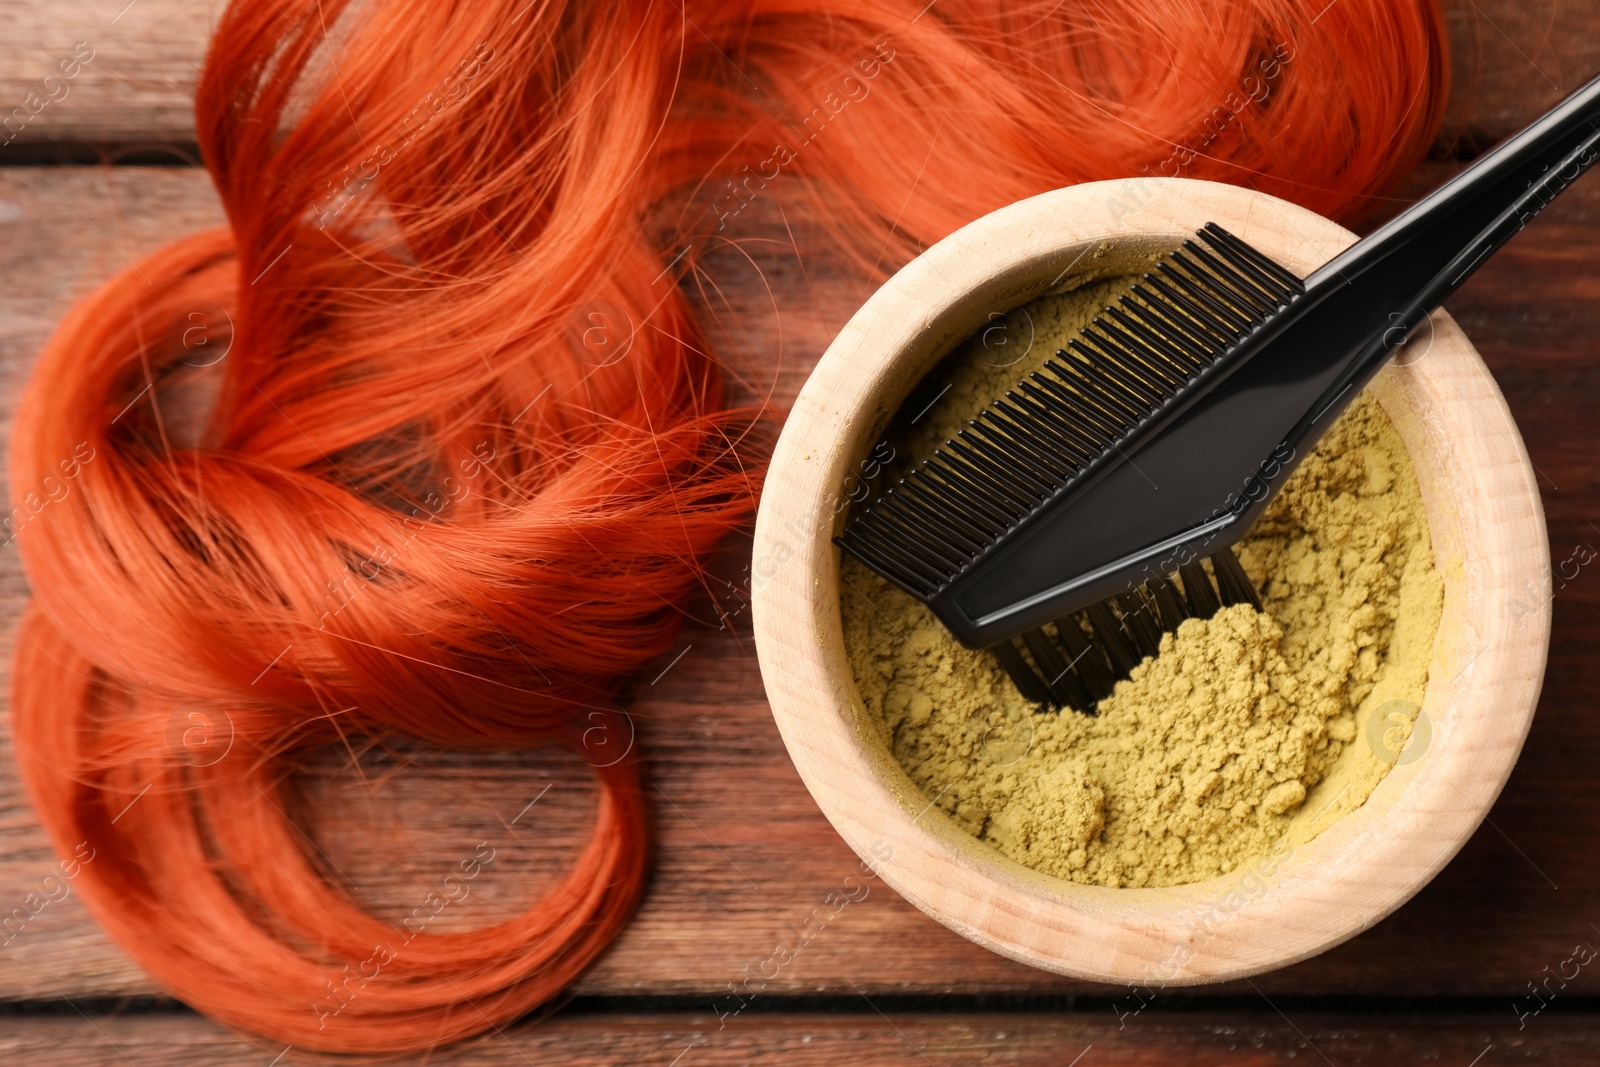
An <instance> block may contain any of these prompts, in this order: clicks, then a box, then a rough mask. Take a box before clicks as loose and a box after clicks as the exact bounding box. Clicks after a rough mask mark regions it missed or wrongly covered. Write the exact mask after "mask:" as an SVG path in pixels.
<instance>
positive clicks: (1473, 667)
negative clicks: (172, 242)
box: [753, 179, 1549, 984]
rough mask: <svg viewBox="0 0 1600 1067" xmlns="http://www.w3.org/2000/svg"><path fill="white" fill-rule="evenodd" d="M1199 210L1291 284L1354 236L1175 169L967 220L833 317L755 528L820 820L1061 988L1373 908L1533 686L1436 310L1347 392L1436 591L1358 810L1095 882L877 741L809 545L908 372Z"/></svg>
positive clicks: (783, 678) (1186, 971)
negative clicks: (1421, 514)
mask: <svg viewBox="0 0 1600 1067" xmlns="http://www.w3.org/2000/svg"><path fill="white" fill-rule="evenodd" d="M1207 221H1214V222H1217V223H1219V224H1221V225H1223V226H1224V227H1226V228H1228V229H1229V230H1232V231H1233V232H1234V233H1236V234H1238V235H1239V236H1241V237H1243V238H1244V239H1245V240H1247V241H1249V242H1250V243H1252V244H1254V245H1255V246H1256V247H1258V248H1260V249H1261V250H1262V251H1264V252H1266V253H1268V254H1269V255H1271V256H1273V257H1274V258H1275V259H1277V260H1278V261H1279V262H1281V263H1283V264H1284V265H1286V266H1288V267H1290V268H1291V269H1294V270H1296V271H1297V272H1299V273H1301V274H1302V275H1304V274H1307V273H1309V272H1310V271H1311V270H1312V269H1314V268H1315V267H1317V266H1319V265H1321V263H1323V262H1325V261H1326V260H1327V259H1328V258H1330V257H1331V256H1332V255H1333V254H1334V253H1336V252H1337V251H1339V250H1340V249H1342V248H1343V247H1345V246H1346V245H1347V244H1348V243H1350V241H1352V240H1353V235H1351V234H1349V233H1348V232H1346V231H1344V230H1343V229H1342V228H1340V227H1338V226H1337V225H1335V224H1333V223H1331V222H1328V221H1327V220H1325V219H1322V218H1320V217H1318V216H1315V215H1313V214H1311V213H1309V212H1306V211H1304V210H1302V209H1300V208H1296V207H1294V206H1292V205H1288V204H1285V203H1283V202H1281V201H1276V200H1273V199H1272V198H1270V197H1265V196H1262V195H1261V194H1257V193H1253V192H1249V191H1247V190H1241V189H1236V188H1233V187H1230V186H1219V185H1212V184H1210V183H1201V182H1190V181H1183V180H1173V179H1130V180H1127V181H1122V182H1103V183H1094V184H1091V185H1084V186H1076V187H1073V188H1071V189H1065V190H1058V191H1056V192H1053V193H1048V194H1044V195H1043V196H1040V197H1035V198H1033V199H1031V200H1028V201H1023V202H1022V203H1020V204H1016V205H1012V206H1011V207H1008V208H1006V209H1003V210H1002V211H999V212H996V213H994V214H993V215H989V216H986V217H985V218H983V219H980V220H978V221H977V222H974V223H973V224H971V225H969V226H967V227H964V228H963V229H962V230H960V231H958V232H957V233H955V234H953V235H951V236H950V237H949V238H946V239H945V240H944V241H942V242H940V243H939V244H937V245H935V246H934V247H932V248H930V249H929V250H928V251H927V252H925V253H924V254H923V255H922V256H921V257H919V258H918V259H917V260H916V261H914V262H913V263H912V264H910V265H908V266H907V267H906V268H905V269H904V270H902V271H901V272H900V273H899V274H897V275H896V276H895V277H894V278H893V279H891V280H890V281H889V282H888V283H887V284H886V285H885V286H884V287H883V288H882V289H881V290H880V291H879V292H878V293H877V294H875V295H874V296H873V297H872V299H871V300H869V301H868V303H867V304H866V305H864V306H863V308H862V309H861V311H860V312H858V313H857V315H856V316H855V317H854V318H853V319H852V320H851V321H850V323H849V324H848V325H847V326H846V327H845V329H844V330H843V331H841V333H840V335H839V337H838V338H837V339H836V341H835V342H834V344H833V345H832V346H831V347H830V348H829V350H828V352H827V353H826V354H825V355H824V357H823V359H822V360H821V362H819V364H818V366H817V368H816V370H815V372H814V373H813V376H812V378H811V379H810V381H809V382H808V383H807V385H806V387H805V389H804V390H802V393H801V395H800V397H799V398H798V400H797V402H796V405H795V409H794V411H793V413H792V414H791V417H790V420H789V422H788V424H787V425H786V427H785V429H784V432H783V436H782V439H781V440H780V442H779V445H778V448H777V450H776V452H775V455H774V458H773V463H772V466H771V468H770V472H769V476H768V482H767V488H766V491H765V493H764V495H763V499H762V505H761V513H760V517H759V519H758V523H757V530H756V544H755V565H754V567H753V574H754V576H755V597H754V611H755V622H756V636H757V644H758V651H759V655H760V659H761V665H762V671H763V676H764V678H765V680H766V683H767V689H768V696H769V699H770V700H771V703H772V707H773V713H774V716H775V718H776V720H777V722H778V724H779V727H780V730H781V731H782V733H783V736H784V740H785V743H786V745H787V747H788V748H789V751H790V754H791V756H792V757H793V758H794V760H795V763H796V766H797V768H798V769H799V770H800V773H801V775H802V777H803V778H804V779H805V781H806V783H807V786H808V787H809V788H810V789H811V791H812V793H813V795H814V796H815V797H816V799H817V801H818V803H819V805H820V806H821V807H822V809H823V811H824V813H825V814H826V815H827V816H828V818H829V819H830V820H831V821H832V822H833V824H834V826H835V827H836V828H837V829H838V830H839V832H840V833H841V834H842V835H843V836H844V837H845V839H846V840H847V841H848V842H849V843H850V844H851V846H852V847H854V848H855V849H856V851H857V852H858V853H859V854H861V856H862V858H863V859H865V860H867V861H868V862H870V863H872V864H874V866H876V867H877V868H878V870H879V872H880V874H881V876H882V877H883V878H884V879H885V880H886V881H887V882H889V884H891V885H892V886H894V887H895V888H896V890H898V891H899V892H900V893H902V895H904V896H906V897H907V898H908V899H909V900H911V901H912V902H913V903H914V904H916V905H917V906H918V907H920V908H922V909H923V910H924V911H927V912H928V913H929V914H931V915H933V916H934V917H935V918H937V919H939V920H940V921H941V922H944V923H945V924H946V925H948V926H950V927H952V928H953V929H956V930H957V931H958V932H961V933H963V934H964V935H966V936H968V937H970V938H972V939H973V940H975V941H978V942H979V943H980V944H984V945H986V946H988V947H990V948H992V949H994V950H995V951H998V952H1001V953H1003V954H1005V955H1008V956H1011V957H1013V958H1016V959H1019V960H1022V961H1024V962H1027V963H1030V964H1033V965H1035V966H1040V967H1043V968H1046V969H1049V970H1054V971H1058V972H1061V973H1066V974H1072V975H1076V976H1080V977H1084V978H1092V979H1100V980H1107V981H1133V982H1147V983H1149V982H1153V983H1159V984H1186V983H1194V982H1205V981H1219V980H1224V979H1227V978H1233V977H1239V976H1243V975H1248V974H1253V973H1258V972H1260V971H1262V970H1266V969H1270V968H1272V967H1276V966H1281V965H1283V964H1287V963H1290V962H1293V961H1295V960H1298V959H1302V958H1304V957H1306V956H1309V955H1311V954H1314V953H1315V952H1319V951H1321V950H1323V949H1325V948H1328V947H1330V946H1331V945H1333V944H1336V943H1338V942H1339V941H1342V940H1344V939H1345V938H1348V937H1350V936H1352V935H1353V934H1355V933H1357V932H1359V931H1360V930H1362V929H1365V928H1366V927H1367V926H1370V925H1371V924H1372V923H1374V922H1376V921H1378V920H1379V919H1381V918H1382V917H1383V916H1385V915H1387V914H1388V913H1389V912H1391V911H1393V910H1394V909H1395V908H1396V907H1398V906H1399V905H1400V904H1401V903H1402V902H1404V900H1406V899H1407V898H1409V897H1410V896H1411V895H1412V894H1413V893H1415V892H1416V891H1417V889H1419V888H1420V887H1421V886H1422V885H1424V884H1425V883H1426V882H1427V881H1428V880H1429V879H1430V878H1431V877H1432V876H1433V875H1434V874H1435V873H1436V872H1437V871H1438V869H1439V868H1440V867H1442V866H1443V864H1444V863H1445V862H1447V861H1448V859H1449V858H1450V856H1452V855H1454V853H1455V852H1456V851H1457V850H1458V849H1459V848H1460V846H1461V844H1463V843H1464V842H1465V840H1466V838H1467V837H1468V836H1469V835H1470V834H1471V832H1472V830H1473V829H1474V828H1475V827H1476V826H1477V824H1478V822H1479V821H1480V820H1481V819H1482V817H1483V815H1484V814H1485V813H1486V812H1487V810H1488V807H1489V805H1490V804H1491V803H1492V802H1493V800H1494V797H1495V796H1496V795H1497V794H1498V792H1499V789H1500V787H1501V786H1502V785H1503V783H1504V781H1505V778H1506V777H1507V776H1508V775H1509V773H1510V770H1511V766H1512V765H1513V763H1514V762H1515V759H1516V755H1517V752H1518V751H1519V750H1520V747H1521V743H1522V739H1523V737H1524V735H1525V733H1526V730H1527V728H1528V724H1529V722H1530V721H1531V717H1532V713H1533V708H1534V704H1535V702H1536V700H1537V695H1538V689H1539V682H1540V679H1541V678H1542V674H1543V666H1544V656H1545V650H1546V647H1547V643H1548V625H1549V598H1548V585H1549V559H1548V548H1547V542H1546V539H1545V532H1544V525H1543V517H1542V511H1541V510H1540V507H1539V501H1538V493H1537V488H1536V486H1535V484H1534V481H1533V477H1532V470H1531V467H1530V465H1529V464H1528V460H1527V457H1526V454H1525V452H1524V451H1523V448H1522V442H1521V438H1520V436H1519V435H1518V434H1517V431H1516V427H1515V424H1514V423H1513V422H1512V420H1511V418H1510V415H1509V412H1508V411H1507V409H1506V407H1505V403H1504V400H1503V398H1502V397H1501V396H1500V393H1499V391H1498V389H1497V388H1496V387H1495V385H1494V382H1493V380H1492V378H1490V376H1489V374H1488V372H1487V370H1486V368H1484V366H1483V364H1482V361H1481V360H1480V359H1479V358H1478V356H1477V354H1476V352H1475V351H1474V350H1473V349H1472V347H1471V345H1470V343H1469V342H1468V341H1467V340H1466V338H1465V336H1464V335H1462V334H1461V332H1460V330H1459V329H1458V328H1457V327H1456V326H1455V324H1454V322H1453V321H1452V320H1450V319H1449V317H1448V316H1447V315H1444V314H1443V313H1439V314H1437V315H1436V316H1435V317H1434V320H1433V323H1432V329H1431V331H1428V332H1425V333H1423V334H1422V335H1420V336H1419V337H1418V338H1417V339H1416V340H1414V341H1413V343H1412V344H1411V345H1409V346H1408V347H1407V348H1406V349H1403V350H1402V352H1401V355H1400V356H1399V357H1398V358H1397V360H1396V361H1395V363H1394V364H1392V365H1391V366H1389V367H1387V368H1385V369H1384V371H1382V372H1381V373H1380V374H1379V376H1378V377H1377V378H1376V379H1375V380H1374V382H1373V383H1372V385H1371V386H1370V387H1369V389H1370V391H1371V392H1372V394H1373V395H1374V396H1375V397H1376V398H1377V400H1378V402H1379V403H1380V405H1381V406H1382V407H1383V409H1384V411H1385V413H1386V414H1387V415H1388V417H1389V419H1390V420H1391V422H1392V423H1393V424H1394V426H1395V429H1396V430H1397V432H1398V433H1399V435H1400V437H1401V439H1402V441H1403V442H1404V445H1405V447H1406V450H1407V452H1408V453H1409V455H1410V457H1411V461H1412V464H1413V466H1414V468H1415V470H1416V474H1417V479H1418V484H1419V487H1420V488H1421V491H1422V497H1423V504H1424V507H1425V510H1426V513H1427V520H1428V524H1429V528H1430V532H1431V534H1432V540H1433V549H1434V554H1435V560H1436V563H1437V565H1438V568H1439V571H1440V573H1441V575H1442V576H1443V578H1444V584H1445V599H1444V613H1443V619H1442V622H1441V627H1440V631H1439V636H1438V639H1437V640H1436V642H1435V648H1434V656H1433V661H1432V664H1431V667H1430V675H1429V682H1428V686H1427V694H1426V698H1425V700H1424V702H1423V707H1422V711H1421V715H1422V716H1425V717H1426V719H1427V720H1428V724H1429V727H1430V730H1429V731H1428V737H1427V741H1426V744H1427V748H1426V751H1425V752H1409V751H1408V756H1407V758H1402V760H1401V761H1400V762H1399V763H1398V764H1397V765H1396V766H1395V767H1393V768H1392V769H1391V770H1390V771H1389V773H1388V775H1387V776H1386V777H1385V778H1384V779H1383V781H1382V782H1381V783H1380V784H1379V786H1378V787H1377V789H1376V790H1375V791H1374V792H1373V793H1372V795H1371V797H1370V798H1369V799H1368V800H1367V802H1366V803H1365V804H1364V805H1362V806H1361V807H1359V808H1357V809H1355V810H1354V811H1353V812H1351V813H1349V814H1348V815H1345V816H1344V817H1342V818H1339V819H1338V820H1337V821H1335V822H1333V823H1332V825H1331V826H1329V827H1327V828H1326V829H1325V830H1324V831H1323V832H1322V833H1320V834H1319V835H1318V836H1316V837H1315V838H1313V839H1312V840H1311V841H1309V842H1307V843H1305V844H1303V845H1298V846H1293V847H1289V848H1287V849H1286V850H1285V851H1280V852H1279V853H1277V854H1275V855H1272V856H1268V857H1263V858H1262V859H1261V860H1259V861H1257V862H1256V863H1254V864H1246V865H1245V866H1243V867H1241V868H1240V869H1238V870H1236V871H1234V872H1230V873H1229V874H1227V875H1223V876H1221V877H1219V878H1215V879H1211V880H1208V881H1204V882H1198V883H1193V884H1190V885H1184V886H1176V887H1168V888H1156V889H1109V888H1104V887H1098V886H1087V885H1080V884H1077V883H1073V882H1068V881H1064V880H1061V879H1057V878H1054V877H1052V876H1049V875H1045V874H1041V873H1038V872H1035V871H1032V870H1030V869H1028V868H1026V867H1024V866H1022V865H1020V864H1018V863H1016V862H1015V861H1013V860H1011V859H1010V858H1008V857H1006V856H1005V855H1003V854H1001V853H1000V852H999V851H998V850H996V849H994V848H992V847H991V846H990V845H988V844H986V843H984V842H980V841H978V840H977V839H976V838H974V837H972V836H971V835H969V834H968V833H966V832H965V831H964V830H962V829H961V828H960V827H959V826H957V825H956V824H955V823H954V822H953V821H952V820H951V819H949V818H948V817H947V816H946V815H945V814H944V813H943V811H942V810H940V809H938V808H937V807H935V806H933V805H931V804H930V803H929V802H928V798H927V797H926V796H925V795H924V794H923V793H922V792H921V790H919V789H918V788H917V787H916V785H915V784H914V783H913V782H912V781H911V779H910V777H909V776H908V775H907V774H906V772H905V771H904V770H903V769H902V768H901V767H900V765H899V763H898V762H897V761H896V760H895V759H894V757H893V756H892V754H891V753H890V752H889V751H888V748H887V746H886V745H884V743H883V742H882V740H881V739H880V737H879V734H878V733H877V730H876V729H875V727H874V726H873V724H872V723H871V722H870V721H869V720H868V719H867V717H866V716H867V712H866V709H865V707H864V705H863V702H862V700H861V697H860V695H859V693H858V692H857V690H856V685H855V681H854V678H853V676H852V674H851V670H850V666H849V663H848V661H847V659H846V656H845V652H844V646H843V635H842V628H841V624H840V614H839V600H838V582H839V576H838V565H839V557H838V552H837V550H836V549H835V548H833V546H832V544H831V540H830V539H831V537H832V536H833V535H834V534H835V533H837V531H838V529H839V527H840V526H841V525H842V522H843V519H844V517H845V514H846V511H847V508H848V505H849V502H850V492H851V491H852V488H853V484H854V482H855V473H856V470H857V468H858V466H859V464H860V462H861V460H862V459H863V457H865V456H866V455H867V454H868V452H869V451H870V450H871V449H872V447H873V445H874V444H875V443H876V442H877V441H878V440H880V439H881V437H882V435H883V433H884V430H885V429H886V427H887V425H888V422H889V420H890V418H891V417H892V415H893V414H894V412H895V411H896V409H897V408H898V406H899V404H900V402H901V401H902V400H903V399H904V398H905V396H906V395H907V394H908V393H909V392H910V391H911V389H912V388H913V387H914V386H915V385H916V384H917V382H919V381H920V380H921V378H922V377H923V375H925V374H926V373H927V372H928V371H929V370H930V369H931V368H932V367H933V366H934V365H935V364H936V363H937V362H938V361H939V360H940V359H941V358H942V357H943V356H945V355H946V354H947V353H948V352H949V351H950V350H951V349H952V348H953V347H954V346H955V345H956V344H957V343H959V342H960V341H961V340H962V339H963V338H965V337H967V336H969V335H970V334H971V333H972V332H973V331H974V330H976V329H977V328H979V327H980V326H981V325H982V324H983V323H984V322H986V321H988V320H989V318H990V316H991V315H992V314H993V313H996V312H1000V313H1003V312H1005V311H1008V310H1010V309H1012V308H1014V307H1016V306H1018V305H1021V304H1024V303H1027V302H1028V301H1029V300H1032V299H1034V298H1035V297H1038V296H1041V295H1044V294H1046V293H1051V292H1057V291H1061V290H1064V289H1068V288H1073V287H1076V286H1077V285H1080V284H1083V283H1084V282H1086V281H1089V280H1093V279H1096V278H1103V277H1112V276H1118V275H1124V274H1128V273H1131V272H1134V271H1137V270H1141V269H1143V268H1144V265H1145V264H1147V263H1148V262H1149V261H1150V259H1151V258H1152V257H1153V256H1156V255H1159V254H1161V253H1163V252H1165V251H1168V250H1170V249H1172V248H1174V247H1176V246H1177V245H1178V244H1179V243H1181V242H1182V241H1183V240H1184V239H1185V238H1187V237H1188V236H1190V235H1192V233H1193V232H1194V231H1195V230H1197V229H1198V228H1199V227H1200V226H1202V225H1203V224H1204V223H1205V222H1207ZM1421 736H1422V731H1420V730H1419V731H1418V732H1417V737H1418V738H1419V739H1420V738H1421Z"/></svg>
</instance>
